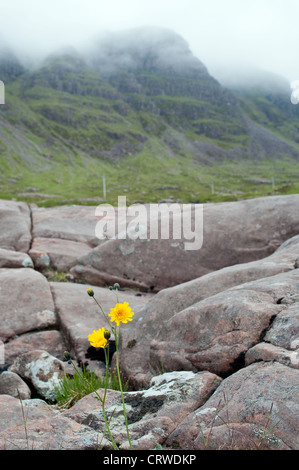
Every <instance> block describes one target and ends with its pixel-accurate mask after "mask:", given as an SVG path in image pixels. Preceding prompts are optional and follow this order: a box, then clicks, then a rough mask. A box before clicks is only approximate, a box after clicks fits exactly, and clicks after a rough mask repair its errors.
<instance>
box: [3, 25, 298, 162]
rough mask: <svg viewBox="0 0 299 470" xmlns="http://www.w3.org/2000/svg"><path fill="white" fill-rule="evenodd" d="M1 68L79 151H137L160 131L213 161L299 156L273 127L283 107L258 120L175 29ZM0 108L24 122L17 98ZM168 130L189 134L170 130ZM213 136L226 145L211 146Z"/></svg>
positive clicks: (37, 114) (111, 39) (39, 117)
mask: <svg viewBox="0 0 299 470" xmlns="http://www.w3.org/2000/svg"><path fill="white" fill-rule="evenodd" d="M0 74H1V75H2V77H4V78H5V80H7V83H8V89H9V88H10V85H11V82H12V81H14V80H16V79H18V86H15V87H14V90H13V95H14V97H15V98H18V99H21V100H22V104H23V106H24V105H25V106H28V108H29V110H30V112H33V113H34V120H36V121H37V122H38V124H39V126H47V128H48V132H49V133H51V136H52V139H54V141H55V142H56V141H59V140H60V141H61V140H64V141H65V142H66V143H67V145H68V146H71V147H72V148H73V149H75V150H76V151H77V150H78V147H79V149H81V152H82V151H83V149H84V150H85V151H86V152H87V153H89V154H91V155H93V156H97V157H100V158H104V157H108V158H113V156H114V155H115V154H117V153H118V155H119V156H120V157H121V156H125V155H127V154H129V153H138V152H140V151H141V149H142V148H143V143H144V142H146V141H148V140H151V139H152V138H153V137H156V136H158V137H159V138H160V139H161V141H162V142H163V145H164V146H166V147H168V148H169V149H170V150H171V151H172V152H173V150H174V149H175V148H176V153H180V152H184V150H183V149H182V148H180V145H179V143H178V141H179V140H187V141H188V143H189V147H190V148H191V149H192V150H191V152H192V154H193V155H194V156H195V157H196V158H199V159H202V158H204V159H206V160H207V161H209V162H213V161H215V159H216V160H218V159H219V156H221V157H222V158H236V155H237V156H238V157H239V158H240V157H244V156H250V157H251V158H258V159H259V158H262V157H266V158H267V157H269V158H275V157H278V156H282V155H289V156H291V157H292V158H299V151H298V149H297V148H296V147H294V146H292V145H291V144H289V143H288V142H287V141H284V139H282V138H281V137H280V136H279V135H276V134H274V133H273V132H272V129H269V128H267V125H268V124H269V122H270V123H272V122H274V123H275V119H276V114H277V113H274V112H272V114H271V113H268V115H267V117H268V120H265V119H264V121H261V120H258V122H256V121H255V120H254V114H253V113H252V110H250V109H248V106H247V108H246V106H243V107H242V106H240V102H239V99H238V98H237V97H236V96H235V94H234V93H233V92H232V91H230V90H228V89H227V88H225V87H224V86H222V85H221V84H220V83H219V82H218V81H217V80H215V78H213V77H212V76H211V75H210V74H209V72H208V71H207V69H206V67H205V66H204V65H203V64H202V63H201V61H200V60H199V59H198V58H196V57H195V56H194V55H193V54H192V52H191V51H190V49H189V46H188V44H187V43H186V41H185V40H184V39H183V38H181V37H180V36H179V35H177V34H176V33H174V32H172V31H168V30H163V29H143V30H134V31H129V32H123V33H117V34H111V35H108V36H105V37H104V38H102V39H101V40H100V41H99V42H98V43H97V44H96V46H95V47H94V48H93V49H91V50H90V51H89V52H88V53H86V55H85V56H84V57H82V56H80V55H79V54H78V53H77V52H76V51H73V50H69V51H66V52H65V51H64V52H63V53H61V54H54V55H52V56H51V57H49V58H47V60H46V61H45V62H44V63H43V64H41V65H40V66H39V67H38V68H36V69H35V70H32V71H30V70H27V71H26V70H25V69H24V67H22V66H21V65H20V64H19V63H18V62H17V60H16V59H15V58H14V57H13V55H12V54H7V53H6V54H3V55H2V60H1V62H0ZM252 101H254V99H253V98H252ZM268 108H269V107H268ZM82 110H84V112H83V113H82ZM0 111H1V115H2V117H4V119H7V120H8V122H9V123H15V122H16V121H17V120H18V116H16V113H17V109H13V110H12V109H11V108H10V106H9V105H8V106H6V107H3V108H1V110H0ZM273 113H274V115H273ZM268 121H269V122H268ZM22 124H24V120H23V121H22ZM25 124H26V128H28V127H29V128H30V131H31V132H32V130H33V131H34V132H36V131H37V129H36V128H33V129H32V126H31V127H30V126H29V123H28V122H26V123H25ZM265 126H266V127H265ZM35 127H36V126H35ZM73 129H76V130H77V131H78V132H77V133H76V135H74V133H73ZM169 129H175V130H176V131H177V132H179V133H180V138H179V139H173V138H172V137H169V136H170V135H171V133H170V132H169ZM165 134H167V136H168V140H167V139H165V138H164V137H165ZM211 142H212V143H213V144H214V145H215V147H217V149H218V151H216V150H215V151H213V150H212V148H211V147H210V151H207V148H206V147H205V145H206V144H207V143H211ZM115 146H116V147H117V148H116V151H114V150H113V149H115ZM121 147H122V150H120V148H121Z"/></svg>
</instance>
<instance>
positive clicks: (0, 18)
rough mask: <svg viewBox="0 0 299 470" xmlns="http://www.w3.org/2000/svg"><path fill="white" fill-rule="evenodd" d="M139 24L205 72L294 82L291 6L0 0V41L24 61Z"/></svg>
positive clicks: (273, 2) (234, 1)
mask: <svg viewBox="0 0 299 470" xmlns="http://www.w3.org/2000/svg"><path fill="white" fill-rule="evenodd" d="M142 26H161V27H166V28H170V29H173V30H174V31H176V32H177V33H179V34H180V35H181V36H183V37H184V39H186V41H187V42H188V43H189V46H190V48H191V50H192V52H193V53H194V54H195V55H196V56H197V57H198V58H199V59H200V60H201V61H202V62H203V63H204V64H205V65H206V66H207V68H208V69H209V71H210V72H211V73H212V74H213V70H214V67H215V66H216V65H218V64H226V65H228V66H232V65H237V66H239V67H240V66H242V64H244V65H245V64H246V65H253V66H256V67H258V68H262V69H265V70H270V71H273V72H275V73H277V74H279V75H281V76H284V77H286V78H287V79H289V80H290V81H291V80H298V79H299V0H150V1H146V0H0V36H2V37H3V38H4V39H6V41H7V42H8V43H9V44H10V45H11V47H12V48H14V49H15V50H16V51H17V52H19V51H22V52H26V54H28V55H31V54H33V53H34V54H36V53H42V54H47V53H50V52H52V51H54V50H55V49H57V48H58V47H59V46H60V45H74V46H75V47H78V46H80V45H81V44H88V43H89V42H90V41H92V39H93V38H95V37H96V36H97V35H98V34H100V33H102V32H104V31H107V30H109V31H119V30H122V29H129V28H132V27H142Z"/></svg>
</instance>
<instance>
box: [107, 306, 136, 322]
mask: <svg viewBox="0 0 299 470" xmlns="http://www.w3.org/2000/svg"><path fill="white" fill-rule="evenodd" d="M110 312H111V313H109V316H110V317H111V321H115V323H116V324H117V326H118V325H119V324H120V322H122V323H127V322H128V321H132V318H130V317H132V316H133V315H134V312H132V311H131V307H129V304H128V302H124V303H123V304H116V305H115V307H114V308H110Z"/></svg>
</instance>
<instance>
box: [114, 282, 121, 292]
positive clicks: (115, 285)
mask: <svg viewBox="0 0 299 470" xmlns="http://www.w3.org/2000/svg"><path fill="white" fill-rule="evenodd" d="M113 287H114V289H115V290H118V289H119V288H120V285H119V284H118V282H116V283H115V284H114V286H113Z"/></svg>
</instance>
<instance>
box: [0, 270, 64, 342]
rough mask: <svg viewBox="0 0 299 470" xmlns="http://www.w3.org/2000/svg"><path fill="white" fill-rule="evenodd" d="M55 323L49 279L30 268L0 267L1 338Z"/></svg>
mask: <svg viewBox="0 0 299 470" xmlns="http://www.w3.org/2000/svg"><path fill="white" fill-rule="evenodd" d="M55 325H56V316H55V307H54V303H53V298H52V294H51V291H50V286H49V284H48V281H47V279H46V278H45V277H44V276H43V275H42V274H41V273H39V272H37V271H34V270H33V269H31V268H22V269H13V268H7V269H5V268H2V269H0V338H1V340H2V341H4V340H7V339H12V338H14V337H16V336H17V335H21V334H23V333H27V332H29V331H36V330H41V329H46V328H49V327H54V326H55Z"/></svg>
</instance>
